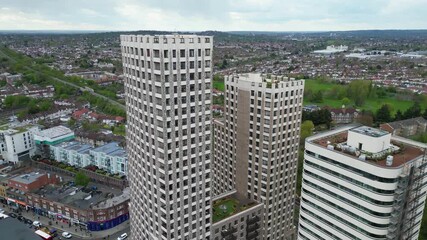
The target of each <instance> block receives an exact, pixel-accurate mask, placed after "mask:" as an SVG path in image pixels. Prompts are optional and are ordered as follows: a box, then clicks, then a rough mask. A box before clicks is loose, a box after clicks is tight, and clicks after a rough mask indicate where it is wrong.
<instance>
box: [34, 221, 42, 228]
mask: <svg viewBox="0 0 427 240" xmlns="http://www.w3.org/2000/svg"><path fill="white" fill-rule="evenodd" d="M33 226H36V227H41V226H42V224H41V222H39V221H34V222H33Z"/></svg>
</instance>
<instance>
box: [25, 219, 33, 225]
mask: <svg viewBox="0 0 427 240" xmlns="http://www.w3.org/2000/svg"><path fill="white" fill-rule="evenodd" d="M24 222H25V223H26V224H30V225H31V224H33V221H31V220H30V219H27V218H25V219H24Z"/></svg>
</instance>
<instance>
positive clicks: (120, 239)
mask: <svg viewBox="0 0 427 240" xmlns="http://www.w3.org/2000/svg"><path fill="white" fill-rule="evenodd" d="M127 237H128V234H127V233H123V234H122V235H120V237H118V238H117V240H123V239H126V238H127Z"/></svg>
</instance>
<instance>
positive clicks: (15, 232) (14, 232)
mask: <svg viewBox="0 0 427 240" xmlns="http://www.w3.org/2000/svg"><path fill="white" fill-rule="evenodd" d="M0 233H1V238H2V239H13V240H40V239H41V238H40V237H39V236H38V235H37V234H35V232H34V228H28V226H27V225H26V224H24V223H22V222H20V221H19V220H17V219H15V218H11V217H8V218H4V219H0Z"/></svg>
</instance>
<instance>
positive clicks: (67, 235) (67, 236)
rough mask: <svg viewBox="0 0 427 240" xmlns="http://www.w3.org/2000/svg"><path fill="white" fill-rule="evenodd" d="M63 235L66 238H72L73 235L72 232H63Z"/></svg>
mask: <svg viewBox="0 0 427 240" xmlns="http://www.w3.org/2000/svg"><path fill="white" fill-rule="evenodd" d="M62 236H63V237H64V238H66V239H69V238H71V237H72V235H71V233H69V232H63V233H62Z"/></svg>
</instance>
